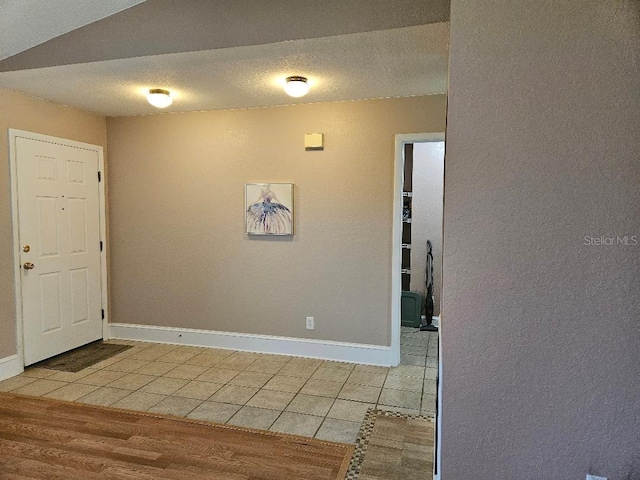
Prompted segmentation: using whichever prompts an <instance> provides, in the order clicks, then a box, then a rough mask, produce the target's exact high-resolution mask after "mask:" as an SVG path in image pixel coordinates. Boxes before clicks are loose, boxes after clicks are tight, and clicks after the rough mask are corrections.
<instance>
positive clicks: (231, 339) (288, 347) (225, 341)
mask: <svg viewBox="0 0 640 480" xmlns="http://www.w3.org/2000/svg"><path fill="white" fill-rule="evenodd" d="M109 337H110V338H112V339H123V340H138V341H142V342H157V343H173V344H177V345H190V346H198V347H210V348H224V349H229V350H240V351H244V352H257V353H270V354H274V355H293V356H297V357H309V358H320V359H323V360H336V361H339V362H351V363H364V364H367V365H381V366H391V364H392V362H391V360H392V358H391V357H392V355H391V347H386V346H381V345H365V344H360V343H346V342H332V341H326V340H310V339H306V338H291V337H276V336H271V335H255V334H250V333H233V332H217V331H214V330H195V329H190V328H175V327H158V326H149V325H130V324H126V323H111V324H109Z"/></svg>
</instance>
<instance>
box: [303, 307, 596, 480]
mask: <svg viewBox="0 0 640 480" xmlns="http://www.w3.org/2000/svg"><path fill="white" fill-rule="evenodd" d="M315 328H316V326H315V324H314V321H313V317H307V330H313V329H315ZM605 480H606V479H605Z"/></svg>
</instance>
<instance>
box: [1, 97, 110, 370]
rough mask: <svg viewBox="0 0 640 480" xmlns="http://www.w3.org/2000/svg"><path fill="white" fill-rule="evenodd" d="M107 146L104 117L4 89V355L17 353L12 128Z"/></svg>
mask: <svg viewBox="0 0 640 480" xmlns="http://www.w3.org/2000/svg"><path fill="white" fill-rule="evenodd" d="M9 128H16V129H20V130H27V131H31V132H35V133H41V134H45V135H52V136H56V137H63V138H67V139H70V140H76V141H79V142H86V143H91V144H94V145H101V146H106V143H107V142H106V123H105V119H104V117H101V116H97V115H92V114H89V113H86V112H82V111H80V110H76V109H73V108H69V107H64V106H62V105H58V104H55V103H51V102H46V101H44V100H40V99H37V98H33V97H29V96H27V95H23V94H20V93H16V92H12V91H9V90H4V89H0V165H1V167H0V332H1V334H0V358H3V357H7V356H9V355H13V354H15V353H16V351H17V350H16V317H15V315H16V310H15V297H14V295H15V289H14V276H13V272H14V264H13V255H14V252H13V240H12V233H11V232H12V227H11V184H10V169H9V154H8V152H9V147H8V144H7V143H8V130H7V129H9Z"/></svg>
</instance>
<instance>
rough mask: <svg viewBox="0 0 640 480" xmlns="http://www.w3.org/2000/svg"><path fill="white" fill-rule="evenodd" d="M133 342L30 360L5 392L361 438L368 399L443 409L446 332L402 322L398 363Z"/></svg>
mask: <svg viewBox="0 0 640 480" xmlns="http://www.w3.org/2000/svg"><path fill="white" fill-rule="evenodd" d="M113 342H114V343H127V344H130V345H133V348H131V349H129V350H127V351H125V352H122V353H120V354H118V355H116V356H115V357H112V358H110V359H108V360H105V361H103V362H101V363H99V364H96V365H94V366H92V367H90V368H86V369H84V370H82V371H80V372H77V373H67V372H56V371H55V370H46V369H42V368H28V369H27V370H26V371H25V372H24V373H23V374H21V375H19V376H17V377H13V378H10V379H8V380H5V381H3V382H0V391H11V392H15V393H21V394H25V395H35V396H43V397H48V398H56V399H60V400H67V401H74V402H80V403H87V404H94V405H103V406H112V407H118V408H125V409H130V410H139V411H149V412H158V413H165V414H170V415H177V416H183V417H189V418H196V419H203V420H209V421H214V422H220V423H229V424H233V425H240V426H246V427H252V428H259V429H264V430H272V431H277V432H284V433H291V434H296V435H302V436H308V437H315V438H319V439H324V440H332V441H338V442H347V443H353V442H354V441H355V439H356V436H357V433H358V430H359V429H360V424H361V423H362V420H363V418H364V415H365V413H366V411H367V409H368V408H369V407H373V406H377V407H379V408H380V409H383V410H395V411H400V412H404V413H412V414H417V413H422V414H433V413H434V412H435V394H436V372H437V349H438V334H437V333H433V332H420V331H416V330H415V329H413V328H405V327H403V328H402V335H401V355H402V360H401V365H400V366H399V367H395V368H386V367H375V366H369V365H358V364H351V363H340V362H332V361H322V360H316V359H310V358H300V357H287V356H279V355H265V354H257V353H247V352H238V351H233V350H220V349H211V348H201V347H186V346H177V345H167V344H154V343H143V342H129V341H124V340H113Z"/></svg>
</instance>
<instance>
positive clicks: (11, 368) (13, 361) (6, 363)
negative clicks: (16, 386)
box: [0, 355, 24, 381]
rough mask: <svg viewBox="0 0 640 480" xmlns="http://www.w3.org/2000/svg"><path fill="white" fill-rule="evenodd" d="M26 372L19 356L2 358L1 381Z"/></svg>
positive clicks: (0, 359)
mask: <svg viewBox="0 0 640 480" xmlns="http://www.w3.org/2000/svg"><path fill="white" fill-rule="evenodd" d="M22 372H24V365H22V362H21V361H20V358H19V357H18V355H11V356H9V357H4V358H0V381H2V380H6V379H7V378H11V377H15V376H16V375H20V374H21V373H22Z"/></svg>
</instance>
